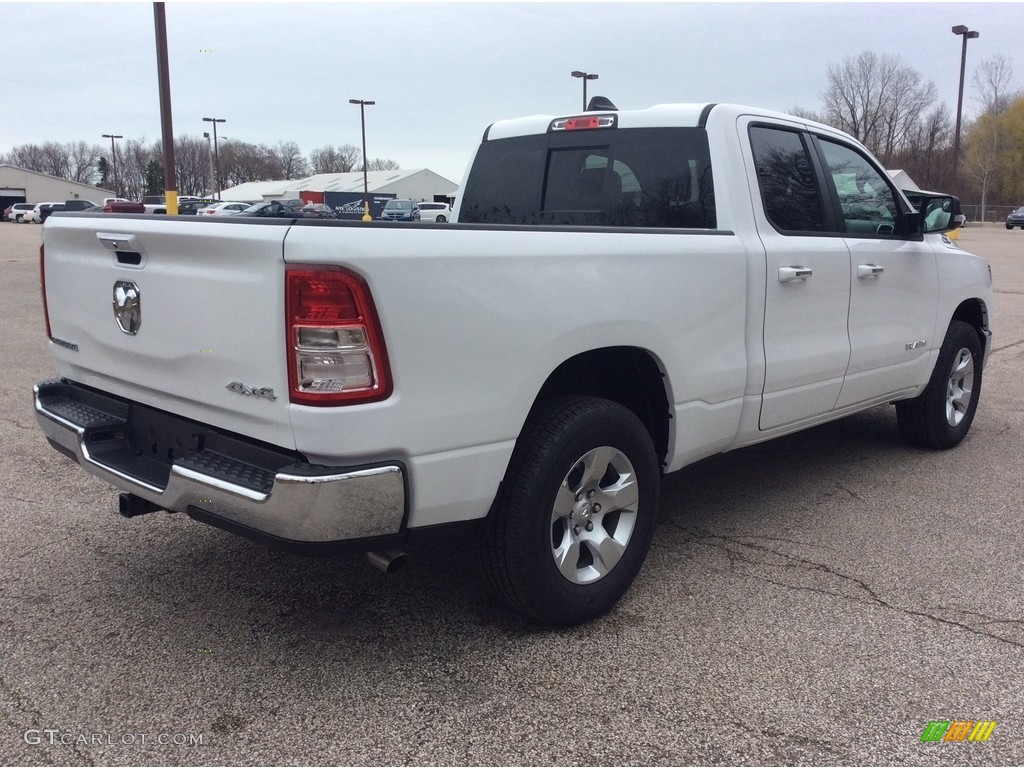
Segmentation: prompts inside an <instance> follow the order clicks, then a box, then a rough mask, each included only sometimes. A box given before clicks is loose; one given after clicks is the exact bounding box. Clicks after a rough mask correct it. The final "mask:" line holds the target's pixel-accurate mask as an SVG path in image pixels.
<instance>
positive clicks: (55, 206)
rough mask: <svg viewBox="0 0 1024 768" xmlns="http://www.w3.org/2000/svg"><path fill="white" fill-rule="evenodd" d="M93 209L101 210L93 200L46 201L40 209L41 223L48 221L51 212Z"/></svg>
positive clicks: (95, 210) (94, 210)
mask: <svg viewBox="0 0 1024 768" xmlns="http://www.w3.org/2000/svg"><path fill="white" fill-rule="evenodd" d="M90 210H91V211H93V212H94V213H96V212H98V211H99V206H98V205H96V203H94V202H93V201H92V200H81V199H75V200H65V201H64V202H63V203H46V204H45V205H43V206H41V207H40V209H39V218H40V220H41V221H40V223H42V222H44V221H46V219H47V218H48V217H49V216H50V214H51V213H56V212H57V211H90Z"/></svg>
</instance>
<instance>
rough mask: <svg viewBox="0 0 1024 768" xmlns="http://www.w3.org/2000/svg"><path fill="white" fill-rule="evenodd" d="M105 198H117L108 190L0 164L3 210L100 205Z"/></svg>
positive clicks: (0, 206)
mask: <svg viewBox="0 0 1024 768" xmlns="http://www.w3.org/2000/svg"><path fill="white" fill-rule="evenodd" d="M105 197H114V193H113V192H112V191H111V190H109V189H101V188H100V187H94V186H92V185H91V184H81V183H79V182H77V181H68V180H67V179H61V178H59V177H57V176H48V175H47V174H45V173H37V172H36V171H29V170H26V169H24V168H18V167H17V166H14V165H0V211H2V210H3V209H4V208H6V207H7V206H9V205H12V204H13V203H63V202H64V201H65V200H91V201H92V202H94V203H96V204H97V205H101V204H102V203H103V198H105Z"/></svg>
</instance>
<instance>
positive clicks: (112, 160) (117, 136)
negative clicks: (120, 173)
mask: <svg viewBox="0 0 1024 768" xmlns="http://www.w3.org/2000/svg"><path fill="white" fill-rule="evenodd" d="M103 138H104V139H110V163H111V165H110V169H111V172H112V173H113V174H114V197H120V196H121V191H120V190H119V189H118V188H117V152H116V150H115V149H114V139H123V138H124V136H122V135H121V134H119V133H104V134H103Z"/></svg>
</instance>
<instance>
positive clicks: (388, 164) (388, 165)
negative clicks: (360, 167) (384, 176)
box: [366, 157, 400, 171]
mask: <svg viewBox="0 0 1024 768" xmlns="http://www.w3.org/2000/svg"><path fill="white" fill-rule="evenodd" d="M399 167H400V166H399V165H398V163H396V162H395V161H394V160H384V159H383V158H380V157H375V158H373V160H371V161H370V162H369V163H368V164H367V166H366V170H368V171H397V170H398V169H399Z"/></svg>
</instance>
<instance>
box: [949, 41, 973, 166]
mask: <svg viewBox="0 0 1024 768" xmlns="http://www.w3.org/2000/svg"><path fill="white" fill-rule="evenodd" d="M953 34H954V35H962V36H963V39H964V44H963V48H962V49H961V51H960V90H959V91H958V92H957V97H956V133H955V134H954V135H953V183H954V184H959V182H960V115H961V112H962V110H963V107H964V72H965V71H966V69H967V41H968V40H973V39H974V38H976V37H978V33H977V32H974V31H972V30H970V29H968V28H967V27H965V26H964V25H963V24H958V25H957V26H955V27H953Z"/></svg>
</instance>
